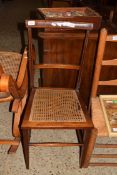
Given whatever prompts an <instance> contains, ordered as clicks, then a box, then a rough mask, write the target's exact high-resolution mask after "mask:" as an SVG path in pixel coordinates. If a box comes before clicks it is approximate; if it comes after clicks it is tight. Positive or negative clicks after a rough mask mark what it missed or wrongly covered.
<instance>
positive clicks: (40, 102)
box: [21, 20, 95, 168]
mask: <svg viewBox="0 0 117 175" xmlns="http://www.w3.org/2000/svg"><path fill="white" fill-rule="evenodd" d="M26 27H27V29H28V39H29V70H30V97H29V101H28V104H27V108H26V111H25V114H24V120H23V122H22V126H21V129H22V145H23V150H24V158H25V162H26V167H27V168H29V146H80V147H82V149H81V150H80V155H79V159H80V167H87V166H88V162H89V160H90V155H91V153H92V150H93V145H92V139H93V137H94V135H95V130H94V128H93V123H92V121H91V119H90V117H89V115H88V113H87V110H86V107H85V105H84V101H83V99H82V98H81V96H80V93H79V88H80V84H81V77H82V72H83V69H84V68H83V64H84V59H85V58H86V49H87V44H88V35H89V32H90V31H91V30H93V28H94V25H93V23H90V22H87V23H83V22H68V21H50V20H49V21H48V20H27V21H26ZM36 29H39V31H40V35H42V34H43V35H44V34H48V33H50V35H49V34H48V37H50V36H51V33H53V32H54V34H55V35H56V34H60V33H59V32H58V29H61V31H62V34H63V33H64V35H63V38H62V39H63V40H64V39H65V38H67V37H69V38H70V39H73V38H72V34H74V37H77V33H78V32H79V30H83V31H84V32H85V39H84V44H83V48H82V55H81V60H80V63H79V64H77V65H75V64H74V65H73V64H63V63H59V64H57V63H56V64H54V63H53V64H48V63H44V64H43V63H40V64H36V62H35V55H36V54H35V51H34V46H33V42H32V41H33V39H32V31H33V30H36ZM42 29H44V31H42ZM46 31H47V33H46ZM71 59H72V58H71ZM35 69H40V70H42V69H45V70H47V69H62V70H64V71H65V70H69V71H77V75H78V76H77V80H76V88H75V89H70V88H69V89H68V88H50V87H38V88H36V87H34V73H35V72H34V70H35ZM31 129H75V130H76V131H77V133H78V143H68V142H67V143H62V142H47V143H46V142H44V143H40V142H36V143H31V142H30V131H31ZM81 134H82V136H81Z"/></svg>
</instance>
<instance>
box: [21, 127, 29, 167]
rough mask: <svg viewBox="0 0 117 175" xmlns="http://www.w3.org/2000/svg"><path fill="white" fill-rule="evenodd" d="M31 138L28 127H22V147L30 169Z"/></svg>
mask: <svg viewBox="0 0 117 175" xmlns="http://www.w3.org/2000/svg"><path fill="white" fill-rule="evenodd" d="M29 139H30V131H29V130H28V129H22V147H23V153H24V160H25V164H26V168H27V169H29Z"/></svg>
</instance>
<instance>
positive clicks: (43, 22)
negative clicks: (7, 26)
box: [25, 20, 94, 30]
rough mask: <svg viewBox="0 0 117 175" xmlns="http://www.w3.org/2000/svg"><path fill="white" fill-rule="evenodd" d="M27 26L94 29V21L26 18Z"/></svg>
mask: <svg viewBox="0 0 117 175" xmlns="http://www.w3.org/2000/svg"><path fill="white" fill-rule="evenodd" d="M25 23H26V27H27V28H50V29H51V28H55V29H59V28H61V29H65V28H67V29H84V30H93V28H94V25H93V23H88V22H69V21H53V20H52V21H51V20H26V21H25Z"/></svg>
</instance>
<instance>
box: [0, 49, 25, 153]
mask: <svg viewBox="0 0 117 175" xmlns="http://www.w3.org/2000/svg"><path fill="white" fill-rule="evenodd" d="M27 92H28V75H27V50H26V49H25V50H24V53H23V55H22V54H19V53H15V52H2V51H0V103H3V102H10V103H11V104H12V105H11V106H12V108H11V111H12V112H13V113H14V116H13V122H12V125H13V126H11V128H12V135H13V137H14V140H11V139H0V144H9V145H11V146H10V149H9V151H8V153H15V152H16V150H17V148H18V145H19V143H20V131H19V122H20V118H21V115H22V111H23V109H24V106H25V104H26V99H27Z"/></svg>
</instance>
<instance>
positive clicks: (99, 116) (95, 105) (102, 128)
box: [91, 97, 108, 136]
mask: <svg viewBox="0 0 117 175" xmlns="http://www.w3.org/2000/svg"><path fill="white" fill-rule="evenodd" d="M91 102H92V105H91V107H92V108H91V109H92V120H93V123H94V127H95V128H97V129H98V136H108V130H107V127H106V122H105V119H104V114H103V111H102V107H101V104H100V100H99V98H98V97H96V98H92V100H91Z"/></svg>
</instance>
